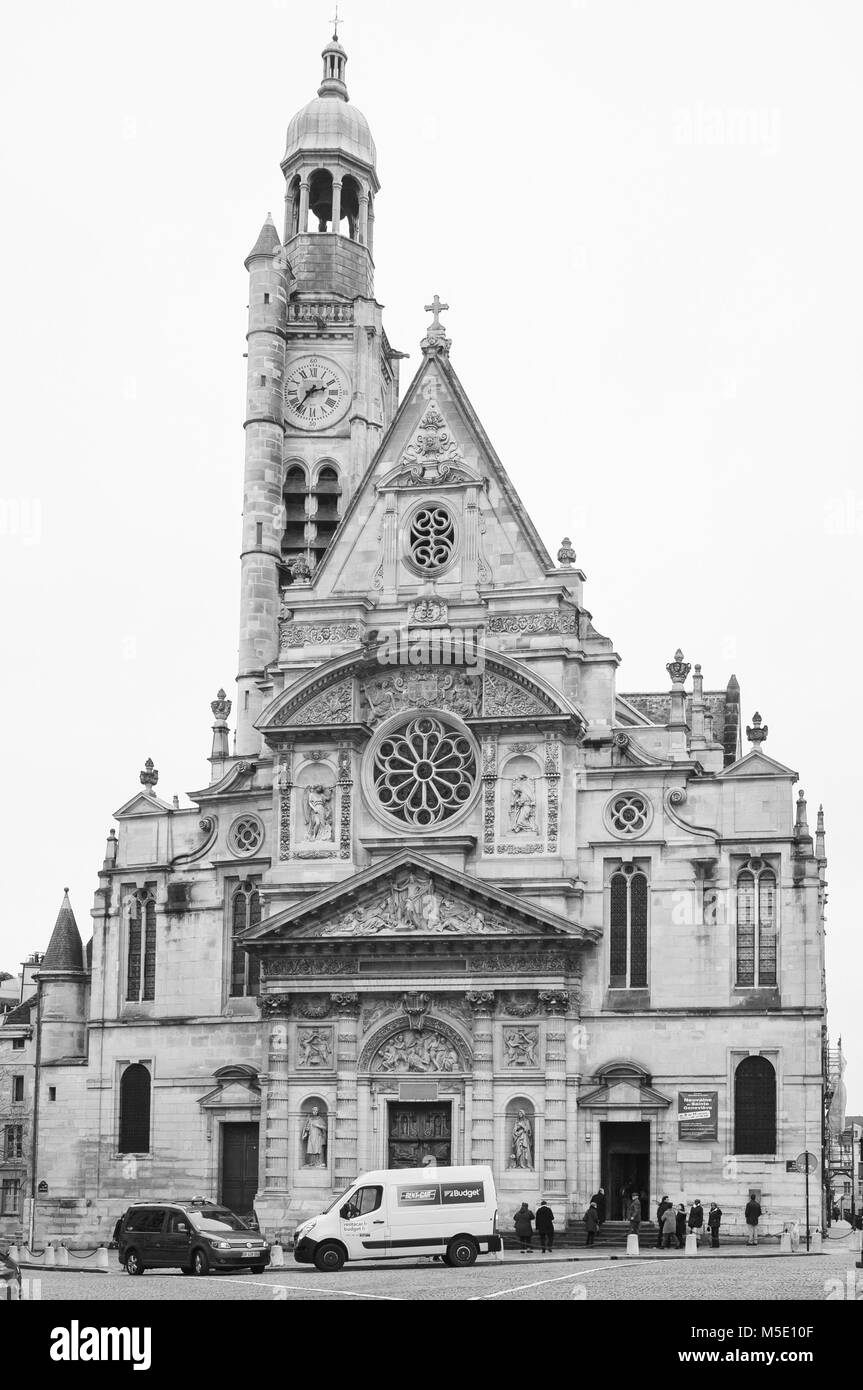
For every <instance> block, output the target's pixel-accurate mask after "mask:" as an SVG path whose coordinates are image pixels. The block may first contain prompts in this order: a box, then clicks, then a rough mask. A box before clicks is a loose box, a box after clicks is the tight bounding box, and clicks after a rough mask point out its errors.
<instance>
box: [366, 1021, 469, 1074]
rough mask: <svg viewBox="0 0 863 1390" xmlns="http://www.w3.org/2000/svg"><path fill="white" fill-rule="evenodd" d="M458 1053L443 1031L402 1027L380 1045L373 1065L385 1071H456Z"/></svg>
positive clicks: (375, 1068)
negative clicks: (419, 1030) (414, 1029)
mask: <svg viewBox="0 0 863 1390" xmlns="http://www.w3.org/2000/svg"><path fill="white" fill-rule="evenodd" d="M457 1068H458V1053H457V1052H456V1050H455V1048H454V1047H453V1046H452V1044H451V1043H450V1042H449V1040H448V1039H447V1038H445V1037H444V1035H443V1034H442V1033H436V1032H434V1031H432V1032H422V1033H416V1032H414V1031H413V1029H405V1031H404V1032H402V1033H396V1035H395V1037H392V1038H390V1039H389V1041H388V1042H385V1043H384V1045H383V1046H382V1047H381V1048H380V1050H379V1052H378V1054H377V1056H376V1058H375V1061H374V1063H373V1069H374V1070H377V1071H387V1072H417V1071H419V1072H443V1071H456V1070H457Z"/></svg>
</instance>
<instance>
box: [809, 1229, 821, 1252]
mask: <svg viewBox="0 0 863 1390" xmlns="http://www.w3.org/2000/svg"><path fill="white" fill-rule="evenodd" d="M809 1254H810V1255H820V1254H821V1232H820V1231H813V1232H812V1237H811V1239H810V1241H809Z"/></svg>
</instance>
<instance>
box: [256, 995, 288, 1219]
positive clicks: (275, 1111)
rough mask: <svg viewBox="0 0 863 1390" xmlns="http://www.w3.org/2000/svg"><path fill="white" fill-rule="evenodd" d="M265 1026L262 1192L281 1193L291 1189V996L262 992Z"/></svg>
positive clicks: (266, 1195)
mask: <svg viewBox="0 0 863 1390" xmlns="http://www.w3.org/2000/svg"><path fill="white" fill-rule="evenodd" d="M261 1007H262V1009H263V1013H264V1027H265V1028H266V1030H267V1090H266V1098H265V1107H266V1108H265V1110H264V1112H263V1120H264V1133H263V1144H262V1146H261V1147H262V1149H263V1151H264V1159H263V1170H264V1196H265V1198H269V1197H271V1196H279V1197H283V1199H284V1202H285V1205H287V1201H288V1197H289V1193H290V1189H289V1186H288V1184H289V1180H290V1140H291V1135H290V1117H289V1106H288V1022H287V1015H288V1012H289V1008H290V996H289V995H287V994H276V995H265V996H264V1002H263V1004H262V1006H261Z"/></svg>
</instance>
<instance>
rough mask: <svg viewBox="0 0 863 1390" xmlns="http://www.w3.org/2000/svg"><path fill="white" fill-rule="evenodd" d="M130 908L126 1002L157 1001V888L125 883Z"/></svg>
mask: <svg viewBox="0 0 863 1390" xmlns="http://www.w3.org/2000/svg"><path fill="white" fill-rule="evenodd" d="M121 891H122V897H123V901H124V903H125V904H126V914H127V916H126V923H127V941H126V999H127V1000H134V1001H136V1002H137V1001H140V1000H142V999H155V997H156V885H155V883H145V884H144V887H143V888H136V887H135V884H134V883H124V885H123V888H122V890H121Z"/></svg>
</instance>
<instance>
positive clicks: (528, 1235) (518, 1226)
mask: <svg viewBox="0 0 863 1390" xmlns="http://www.w3.org/2000/svg"><path fill="white" fill-rule="evenodd" d="M515 1233H516V1235H517V1236H518V1238H519V1240H520V1241H521V1253H522V1254H523V1255H526V1254H527V1252H528V1250H529V1249H530V1246H531V1241H532V1240H533V1212H532V1211H531V1209H530V1207H529V1206H528V1205H527V1202H522V1204H521V1206H520V1207H519V1209H518V1211H517V1212H516V1213H515Z"/></svg>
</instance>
